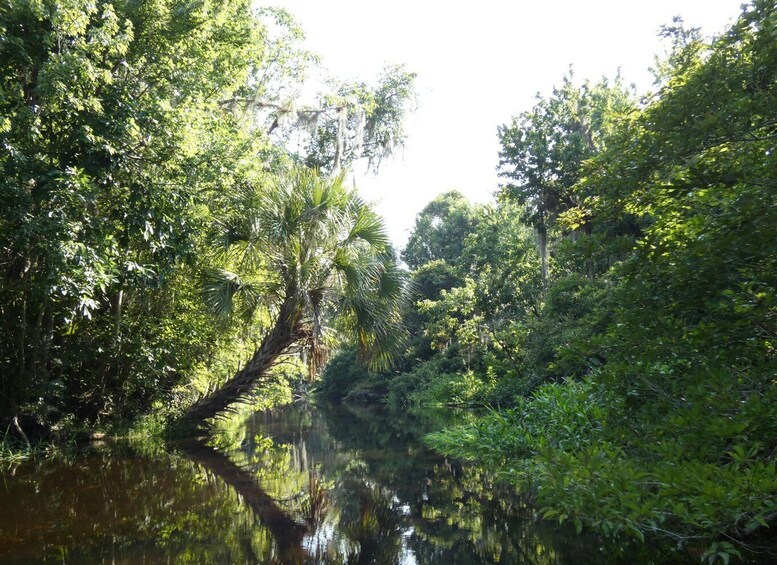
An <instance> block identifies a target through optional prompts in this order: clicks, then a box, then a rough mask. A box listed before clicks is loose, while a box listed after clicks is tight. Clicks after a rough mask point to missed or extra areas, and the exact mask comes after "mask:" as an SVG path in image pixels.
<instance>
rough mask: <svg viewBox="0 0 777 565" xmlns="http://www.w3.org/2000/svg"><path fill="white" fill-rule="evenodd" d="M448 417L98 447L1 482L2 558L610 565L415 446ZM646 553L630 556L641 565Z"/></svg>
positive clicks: (291, 422)
mask: <svg viewBox="0 0 777 565" xmlns="http://www.w3.org/2000/svg"><path fill="white" fill-rule="evenodd" d="M455 417H457V418H461V417H466V416H461V415H459V416H455V415H451V414H444V415H443V414H426V415H423V416H412V415H409V414H396V413H391V414H388V413H386V412H383V411H380V410H363V409H362V410H358V409H349V408H345V407H322V408H318V409H313V408H311V407H309V406H293V407H289V408H286V409H283V410H278V411H274V412H268V413H261V414H254V415H253V416H251V417H250V418H249V419H248V421H247V422H246V423H245V426H244V428H242V438H240V440H239V441H238V442H237V443H238V444H239V448H236V449H234V450H232V451H230V452H228V453H225V452H223V451H218V450H215V449H213V448H212V447H208V446H205V445H201V444H187V445H183V446H178V447H176V448H175V449H174V450H173V451H172V453H164V452H163V453H157V454H155V455H147V454H141V453H138V452H137V451H133V450H131V449H128V448H123V449H118V448H112V449H103V450H92V451H91V452H89V453H86V454H83V455H79V456H78V457H76V458H73V459H72V460H60V461H56V462H42V463H38V464H28V465H23V466H20V467H19V468H16V469H5V470H3V471H2V473H3V474H2V483H0V509H2V512H0V561H2V562H9V563H33V562H35V563H37V562H41V561H52V562H59V563H62V562H65V563H82V562H88V563H157V562H171V563H172V562H175V563H332V564H346V563H376V564H398V563H405V564H414V563H466V564H469V563H491V562H494V563H496V562H499V563H538V564H539V563H543V564H544V563H548V564H550V563H553V564H555V563H594V562H595V563H602V562H608V561H609V562H616V561H618V560H619V557H620V555H619V554H618V553H614V552H613V551H611V550H610V549H602V547H601V544H600V543H599V542H597V541H596V540H592V539H590V538H586V537H584V536H578V535H574V533H573V532H570V531H569V530H567V529H563V528H560V527H558V526H557V525H555V524H548V523H542V522H539V523H538V522H536V521H534V520H533V519H532V517H531V513H530V511H529V510H528V509H527V508H526V507H525V506H524V505H523V504H522V502H521V501H520V500H519V499H517V498H516V497H515V496H514V494H513V495H509V496H507V495H505V494H504V493H501V492H500V490H499V489H498V488H496V487H495V486H494V484H493V481H492V477H490V476H489V475H488V473H486V472H484V471H483V470H481V469H477V468H474V467H466V466H465V467H462V466H460V465H458V464H455V463H454V462H451V461H447V460H445V459H443V458H440V457H438V456H436V455H435V454H434V453H432V452H431V451H429V450H428V449H426V448H425V447H423V445H422V444H421V443H420V441H419V438H420V437H421V436H422V435H423V434H424V433H426V432H428V431H431V430H433V429H439V428H440V427H441V426H443V425H444V424H446V423H449V419H450V418H455ZM634 560H635V556H634V555H633V554H632V555H631V556H630V561H634Z"/></svg>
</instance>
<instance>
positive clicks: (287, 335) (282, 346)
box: [186, 298, 307, 426]
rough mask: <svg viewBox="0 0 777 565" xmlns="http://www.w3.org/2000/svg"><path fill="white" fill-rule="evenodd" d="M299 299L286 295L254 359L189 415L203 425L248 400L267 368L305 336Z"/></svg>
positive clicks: (198, 402) (202, 401) (200, 401)
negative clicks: (299, 319)
mask: <svg viewBox="0 0 777 565" xmlns="http://www.w3.org/2000/svg"><path fill="white" fill-rule="evenodd" d="M298 317H299V312H298V303H297V301H296V300H294V299H291V298H287V299H286V300H285V301H284V303H283V306H282V307H281V310H280V312H279V313H278V317H277V318H276V321H275V325H274V326H273V328H272V330H270V332H269V333H268V334H267V335H266V336H265V337H264V339H263V340H262V343H261V345H260V346H259V349H257V350H256V352H255V353H254V355H253V357H251V360H250V361H249V362H248V363H247V364H246V366H245V367H243V368H242V369H241V370H240V371H238V372H237V374H236V375H235V376H234V377H232V378H231V379H230V380H228V381H227V382H226V383H224V385H223V386H222V387H221V388H219V389H217V390H215V391H213V392H212V393H210V394H208V395H207V396H205V397H203V398H201V399H200V400H198V401H197V402H196V403H195V404H193V405H192V406H191V407H190V408H189V409H188V410H187V411H186V419H188V420H189V421H192V422H194V423H196V424H197V425H198V426H202V425H203V424H204V423H205V422H206V420H208V419H209V418H213V417H215V416H219V415H221V414H224V413H225V412H229V411H230V406H231V405H233V404H235V403H236V402H239V401H241V400H246V399H247V398H248V397H249V396H250V394H251V391H252V390H253V389H254V387H255V386H256V385H257V384H259V383H260V382H261V380H262V378H263V377H265V376H266V375H267V371H268V370H269V369H270V368H271V367H272V366H273V365H274V364H275V362H276V361H277V360H278V358H279V357H280V356H281V355H282V354H283V353H285V352H286V351H287V350H288V349H289V347H291V346H292V345H294V344H295V343H297V342H299V341H300V340H302V339H303V338H305V337H306V335H307V332H306V331H305V329H304V327H303V325H302V324H300V323H299V322H298Z"/></svg>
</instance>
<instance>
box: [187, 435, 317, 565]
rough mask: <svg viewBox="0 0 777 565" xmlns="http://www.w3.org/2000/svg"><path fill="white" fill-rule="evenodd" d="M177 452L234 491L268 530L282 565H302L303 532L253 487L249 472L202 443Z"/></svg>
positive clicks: (255, 486)
mask: <svg viewBox="0 0 777 565" xmlns="http://www.w3.org/2000/svg"><path fill="white" fill-rule="evenodd" d="M179 448H180V449H181V451H182V452H183V454H184V455H185V456H186V457H187V458H188V459H189V460H191V461H194V462H196V463H198V464H200V465H202V467H204V468H205V469H207V470H209V471H211V472H213V473H214V474H215V475H216V476H217V477H219V478H220V479H221V480H222V481H224V482H225V483H226V484H228V485H229V486H231V487H232V488H233V489H235V492H237V493H238V494H239V495H240V497H241V498H242V500H243V502H244V503H245V504H246V505H247V506H248V507H249V508H250V509H251V510H252V511H253V512H254V514H255V515H256V516H257V518H259V520H261V522H262V523H263V524H264V525H265V526H266V527H267V529H268V530H270V533H271V534H272V536H273V537H274V538H275V541H276V542H277V543H278V549H279V552H280V554H281V556H282V559H283V562H284V563H303V562H304V561H305V559H304V558H305V557H306V556H305V552H304V550H303V548H302V539H303V537H304V535H305V533H306V532H307V528H306V527H305V526H304V525H303V524H301V523H299V522H297V521H295V520H294V519H293V518H292V517H291V516H290V515H289V514H287V513H286V512H285V511H284V510H283V509H282V508H281V507H280V506H278V503H277V502H276V501H275V499H273V498H272V497H271V496H269V495H268V494H267V493H266V492H265V491H264V490H263V489H262V488H261V487H260V486H259V485H258V484H257V483H256V480H255V478H254V477H253V476H252V475H251V473H250V472H248V471H246V470H245V469H241V468H240V467H238V466H237V465H236V464H235V463H233V462H232V461H231V460H230V459H229V458H228V457H227V456H226V455H224V454H223V453H220V452H218V451H216V450H215V449H213V448H212V447H209V446H207V445H205V444H203V443H200V442H194V443H184V444H182V445H180V446H179Z"/></svg>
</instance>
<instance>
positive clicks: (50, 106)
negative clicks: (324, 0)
mask: <svg viewBox="0 0 777 565" xmlns="http://www.w3.org/2000/svg"><path fill="white" fill-rule="evenodd" d="M302 38H303V36H302V32H301V30H299V28H298V27H297V26H296V24H295V23H294V21H293V19H292V18H291V17H290V16H289V14H287V13H286V12H284V11H282V10H276V9H271V10H258V9H254V8H253V7H252V4H251V3H250V2H248V1H245V0H206V1H204V2H179V1H173V0H148V1H147V0H142V1H138V2H127V1H123V0H117V1H98V2H91V1H90V2H87V1H85V0H66V1H65V2H53V1H49V0H4V1H2V2H0V146H2V148H3V150H2V152H0V170H1V171H2V172H1V173H0V265H2V272H3V278H2V280H0V372H1V373H2V383H1V385H0V421H1V423H2V429H3V433H4V434H5V433H6V431H7V430H8V429H9V426H10V430H11V431H10V434H11V436H12V437H13V436H16V437H17V438H20V439H21V438H24V439H27V438H26V437H25V435H26V434H25V432H24V430H25V429H26V430H27V434H29V435H33V434H34V435H41V434H42V435H46V434H49V433H50V432H51V431H52V430H54V431H55V430H57V429H65V428H70V427H72V426H80V425H86V426H88V427H94V426H102V425H106V424H110V423H112V422H116V421H120V420H124V421H127V420H131V419H134V418H136V417H137V416H139V415H142V414H144V413H146V412H147V411H148V410H149V409H151V408H152V407H153V406H155V405H165V406H168V407H169V406H171V405H178V406H179V407H183V406H185V405H186V404H188V403H190V402H191V401H192V400H194V399H196V398H197V396H198V395H202V394H205V393H207V392H208V391H209V390H212V387H213V386H215V384H216V383H218V382H220V381H223V379H224V377H225V376H227V375H229V374H230V373H234V371H235V370H236V367H237V366H239V364H240V362H241V361H242V360H244V359H245V357H246V356H247V355H248V354H250V353H251V351H252V350H253V346H254V344H255V343H256V342H257V341H259V340H260V339H261V336H262V335H263V334H264V332H265V331H266V330H267V316H266V315H265V316H263V315H262V314H261V313H257V314H256V315H255V316H248V315H246V316H243V317H240V316H232V317H228V316H220V315H219V314H223V312H213V309H212V308H211V306H213V304H212V300H210V299H209V297H212V296H211V295H208V294H207V292H205V293H203V289H204V288H207V286H208V284H209V283H210V282H211V281H212V276H211V274H212V273H213V272H214V271H215V270H216V269H223V268H224V267H225V264H224V260H223V258H222V257H221V256H219V254H218V253H217V252H216V249H217V248H219V246H220V245H221V242H218V241H215V236H216V235H217V234H219V233H220V231H221V232H223V229H222V228H223V227H224V226H225V225H226V224H225V222H227V220H229V221H232V220H234V218H235V216H236V215H237V214H239V213H243V214H244V216H245V217H244V218H243V220H242V221H243V224H244V225H245V224H246V223H247V222H248V221H249V218H254V217H255V214H252V211H250V210H245V209H241V208H240V206H241V205H243V204H244V203H245V202H244V200H245V199H243V200H241V196H240V195H241V194H245V193H247V192H252V191H253V193H254V194H255V195H257V198H258V199H259V200H261V199H262V196H261V194H262V191H265V190H267V187H272V186H275V185H276V184H277V182H276V181H277V179H279V178H285V177H286V176H287V173H286V172H285V171H286V170H287V169H289V167H290V165H291V164H292V163H295V162H296V163H301V164H302V163H308V164H314V165H316V166H317V167H320V168H321V170H322V174H323V173H326V172H328V171H333V170H338V169H342V168H343V167H347V166H348V165H349V164H350V163H352V162H353V161H354V160H355V159H359V158H366V159H371V160H372V161H373V162H374V163H377V162H378V161H379V160H380V159H381V158H384V157H387V156H388V155H390V154H391V151H392V150H393V149H394V148H396V147H398V146H401V144H402V141H403V135H404V134H403V130H402V120H403V117H404V113H405V111H406V108H407V102H408V100H409V99H410V98H412V88H413V87H412V85H413V78H414V77H413V75H412V74H411V73H408V72H406V71H404V70H403V69H402V68H401V67H392V68H389V69H386V70H385V72H384V73H383V75H382V76H381V77H380V79H379V81H378V84H377V85H375V86H372V85H368V84H366V83H358V84H350V83H342V82H340V81H336V80H333V81H331V82H330V83H329V84H330V85H332V88H333V90H334V91H333V92H322V93H320V94H319V95H318V97H317V98H316V101H315V103H311V104H309V105H307V106H305V107H304V108H303V107H302V104H301V103H300V104H297V102H296V98H295V96H296V93H297V92H298V91H299V90H301V86H302V85H303V84H304V81H305V77H306V75H307V74H308V71H309V70H310V69H311V68H312V66H313V65H314V64H315V57H314V56H312V55H310V54H309V53H306V52H304V51H302V50H301V49H300V48H299V42H300V41H301V40H302ZM319 103H320V104H322V105H323V106H321V107H318V106H317V104H319ZM334 107H337V108H340V110H337V111H335V112H334V113H333V112H332V111H331V110H332V108H334ZM343 112H346V113H347V114H348V116H346V117H348V119H347V120H342V119H341V114H343ZM268 124H270V125H268ZM272 124H274V125H272ZM295 128H296V129H297V130H299V131H304V132H311V133H310V135H311V136H312V137H311V139H312V141H311V144H310V147H308V146H305V145H304V144H302V145H295V144H292V143H287V142H288V137H290V132H291V131H293V130H295ZM311 174H312V173H311ZM308 188H309V187H308ZM365 209H366V208H365ZM371 217H372V216H369V214H367V213H366V212H365V213H364V214H363V218H367V220H369V218H371ZM270 220H271V219H270ZM367 220H365V221H367ZM369 221H371V220H369ZM263 227H264V229H265V231H267V230H269V229H272V226H263ZM233 235H235V234H233ZM311 245H315V242H311ZM386 261H387V262H388V261H389V260H388V259H386ZM226 266H228V265H226ZM265 306H267V307H269V308H270V309H272V304H271V302H268V303H266V304H265ZM246 312H247V311H246ZM264 312H266V308H265V310H264ZM244 313H245V312H244Z"/></svg>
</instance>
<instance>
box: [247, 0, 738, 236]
mask: <svg viewBox="0 0 777 565" xmlns="http://www.w3.org/2000/svg"><path fill="white" fill-rule="evenodd" d="M741 2H742V0H639V1H637V0H545V1H544V2H542V1H538V0H480V1H479V2H455V1H451V0H414V1H410V0H392V1H385V0H384V1H381V2H377V1H375V0H326V1H323V0H266V1H262V2H261V3H262V4H269V5H274V6H280V7H284V8H286V9H288V10H289V11H290V12H291V13H292V14H293V15H294V16H295V17H296V19H297V20H298V21H299V23H300V24H301V25H302V27H303V28H304V30H305V32H306V35H307V41H306V47H307V48H308V49H309V50H310V51H313V52H314V53H317V54H318V55H319V56H320V57H321V59H322V63H323V65H324V66H325V67H326V68H327V69H328V70H329V71H330V72H331V73H332V75H334V76H336V77H338V78H341V79H356V78H358V79H361V80H365V81H367V82H372V81H373V80H374V78H375V77H376V76H377V74H378V73H379V71H380V70H381V69H382V68H383V66H384V64H386V63H404V64H405V65H406V66H407V68H408V70H410V71H413V72H416V73H417V74H418V82H417V86H418V91H419V93H420V97H419V107H418V109H417V110H416V112H415V113H414V114H413V115H411V116H410V117H409V119H408V122H407V126H406V129H407V133H408V138H407V143H406V147H405V149H404V151H403V152H402V153H400V154H398V155H397V156H396V157H394V158H393V159H392V160H391V161H389V162H384V163H383V165H382V166H381V169H380V172H379V174H378V176H377V177H375V176H362V175H361V174H359V173H355V174H354V176H355V180H356V183H357V186H358V187H359V190H360V192H361V193H362V194H363V195H364V196H365V197H366V198H367V199H369V200H370V201H372V202H374V203H375V204H376V207H377V210H378V211H379V212H380V213H381V214H382V215H383V216H384V217H385V219H386V223H387V225H388V228H389V231H390V234H391V237H392V239H393V241H394V242H395V243H396V244H397V245H398V246H399V248H401V247H402V246H404V244H405V242H406V240H407V237H408V236H409V232H410V229H411V228H412V227H413V224H414V222H415V216H416V214H417V213H418V212H419V211H420V210H421V209H422V208H423V207H424V206H425V205H426V204H427V203H428V202H429V201H430V200H432V199H433V198H434V197H435V196H436V195H438V194H440V193H441V192H445V191H447V190H451V189H457V190H459V191H461V192H462V193H464V194H465V195H466V196H467V197H468V198H469V199H470V200H472V201H475V202H487V201H490V200H491V199H492V195H493V193H494V191H495V190H496V188H497V185H498V179H497V176H496V172H495V169H496V165H497V162H498V151H499V143H498V140H497V136H496V128H497V126H498V125H499V124H503V123H506V122H509V120H510V118H511V116H514V115H517V114H519V113H520V112H522V111H524V110H527V109H529V108H530V107H531V106H532V105H533V102H534V95H535V94H536V93H537V92H538V91H539V92H541V93H543V94H548V93H549V92H550V91H551V89H552V88H553V85H554V84H559V83H560V82H561V77H562V76H563V74H564V73H565V72H566V70H567V69H568V68H569V65H570V64H571V65H573V67H574V72H575V77H576V79H577V80H580V81H582V80H583V79H585V78H590V79H592V80H595V79H598V78H599V77H601V76H603V75H607V76H610V77H612V76H614V75H615V73H616V72H617V70H618V68H620V69H621V74H622V76H623V78H624V79H625V81H626V82H627V83H634V84H636V85H637V88H638V90H639V91H640V92H645V91H647V90H649V89H650V87H651V84H652V76H651V75H650V73H649V71H648V67H650V66H651V65H652V64H653V61H654V59H653V56H654V55H655V54H656V53H659V52H663V49H664V47H663V46H662V45H661V44H660V42H659V39H658V37H657V32H658V30H659V27H660V26H661V25H662V24H667V23H671V21H672V17H673V16H675V15H681V16H682V17H683V19H684V20H685V22H686V24H687V25H690V26H696V27H701V28H702V31H703V32H704V33H705V34H714V33H718V32H721V31H723V29H724V27H725V26H726V25H727V24H730V23H732V22H733V21H734V20H735V18H736V16H737V15H738V14H739V12H740V5H741Z"/></svg>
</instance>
